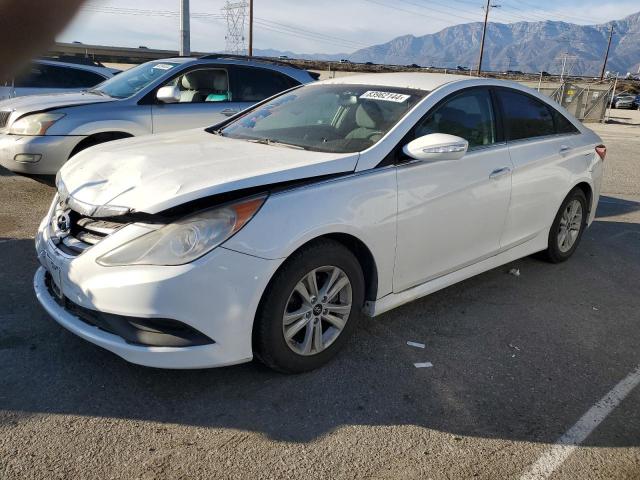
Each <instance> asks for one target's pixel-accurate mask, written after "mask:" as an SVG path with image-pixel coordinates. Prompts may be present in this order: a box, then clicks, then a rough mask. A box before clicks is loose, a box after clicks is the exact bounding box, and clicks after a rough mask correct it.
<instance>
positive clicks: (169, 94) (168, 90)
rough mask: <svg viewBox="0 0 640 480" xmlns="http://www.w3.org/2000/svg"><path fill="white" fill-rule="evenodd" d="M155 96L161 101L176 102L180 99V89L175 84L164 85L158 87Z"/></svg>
mask: <svg viewBox="0 0 640 480" xmlns="http://www.w3.org/2000/svg"><path fill="white" fill-rule="evenodd" d="M156 98H157V99H158V100H160V101H161V102H163V103H178V102H179V101H180V89H179V88H178V87H176V86H170V85H168V86H166V87H162V88H160V89H158V93H156Z"/></svg>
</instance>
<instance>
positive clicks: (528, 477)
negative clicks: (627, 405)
mask: <svg viewBox="0 0 640 480" xmlns="http://www.w3.org/2000/svg"><path fill="white" fill-rule="evenodd" d="M638 384H640V366H638V367H637V368H636V369H635V370H634V371H633V372H631V373H630V374H629V375H627V376H626V377H625V378H624V379H623V380H622V381H621V382H620V383H618V384H617V385H616V386H615V387H613V389H612V390H611V391H610V392H609V393H607V394H606V395H605V396H604V397H602V398H601V399H600V401H599V402H598V403H596V404H595V405H594V406H593V407H591V408H590V409H589V411H588V412H587V413H585V414H584V415H583V416H582V418H580V420H578V422H577V423H576V424H575V425H574V426H573V427H571V428H570V429H569V430H567V431H566V432H565V433H564V435H562V436H561V437H560V438H559V439H558V440H557V441H556V443H555V445H554V447H553V448H551V449H550V450H548V451H547V452H546V453H545V454H544V455H542V456H541V457H540V458H539V459H538V461H537V462H536V463H534V464H533V465H532V466H531V468H530V469H529V470H528V471H527V472H526V473H525V474H524V475H522V476H521V477H520V480H544V479H547V478H549V476H550V475H551V474H552V473H553V471H554V470H555V469H556V468H558V467H559V466H560V465H562V463H563V462H564V461H565V460H566V459H567V457H568V456H569V455H571V453H572V452H573V451H574V450H575V449H576V448H577V447H578V445H580V444H581V443H582V442H584V441H585V439H586V438H587V437H588V436H589V435H590V434H591V432H593V431H594V430H595V428H596V427H597V426H598V425H600V423H601V422H602V421H603V420H604V419H605V418H607V416H608V415H609V414H610V413H611V412H612V411H613V410H614V409H615V408H616V407H617V406H618V405H619V404H620V402H622V400H624V398H625V397H626V396H627V395H629V393H631V391H632V390H633V389H634V388H635V387H637V386H638Z"/></svg>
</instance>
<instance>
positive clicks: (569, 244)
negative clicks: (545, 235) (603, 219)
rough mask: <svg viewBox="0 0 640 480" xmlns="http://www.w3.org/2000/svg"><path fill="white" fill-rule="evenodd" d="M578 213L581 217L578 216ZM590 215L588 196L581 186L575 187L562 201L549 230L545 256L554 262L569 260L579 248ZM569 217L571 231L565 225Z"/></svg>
mask: <svg viewBox="0 0 640 480" xmlns="http://www.w3.org/2000/svg"><path fill="white" fill-rule="evenodd" d="M578 206H579V207H578ZM572 209H575V210H572ZM572 212H573V213H572ZM578 214H579V219H578V218H577V215H578ZM588 215H589V213H588V209H587V197H586V196H585V194H584V192H583V191H582V190H581V189H580V188H575V189H573V190H572V191H571V192H569V195H567V197H566V198H565V199H564V201H563V202H562V205H561V206H560V210H558V213H557V214H556V218H555V219H554V220H553V224H552V225H551V229H550V230H549V243H548V246H547V249H546V250H545V251H544V252H542V254H543V257H544V258H545V259H546V260H548V261H550V262H552V263H560V262H564V261H566V260H568V259H569V258H570V257H571V255H573V253H574V252H575V251H576V249H577V248H578V244H579V243H580V240H581V239H582V234H583V233H584V231H585V229H586V227H587V218H588ZM567 219H569V224H570V226H571V227H570V228H569V231H567V230H566V228H565V227H564V225H565V224H566V223H567ZM572 227H575V228H572ZM576 228H579V230H576ZM563 233H564V235H563Z"/></svg>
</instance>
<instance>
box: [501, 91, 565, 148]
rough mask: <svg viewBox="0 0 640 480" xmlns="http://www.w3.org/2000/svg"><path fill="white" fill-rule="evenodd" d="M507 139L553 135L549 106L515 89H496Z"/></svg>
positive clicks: (554, 129)
mask: <svg viewBox="0 0 640 480" xmlns="http://www.w3.org/2000/svg"><path fill="white" fill-rule="evenodd" d="M498 97H499V98H500V102H501V104H502V110H503V112H504V124H505V128H506V131H507V136H508V137H507V138H508V139H509V140H522V139H527V138H537V137H544V136H547V135H554V134H555V133H556V128H555V124H554V120H553V116H552V113H551V108H550V107H548V106H547V105H546V104H545V103H544V102H542V101H540V100H538V99H536V98H533V97H532V96H530V95H527V94H525V93H520V92H516V91H515V90H507V89H498Z"/></svg>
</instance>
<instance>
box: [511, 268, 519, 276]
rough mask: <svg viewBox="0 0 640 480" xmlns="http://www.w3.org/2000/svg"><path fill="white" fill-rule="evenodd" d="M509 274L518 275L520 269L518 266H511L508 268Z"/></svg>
mask: <svg viewBox="0 0 640 480" xmlns="http://www.w3.org/2000/svg"><path fill="white" fill-rule="evenodd" d="M509 275H513V276H514V277H519V276H520V269H519V268H512V269H511V270H509Z"/></svg>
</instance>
